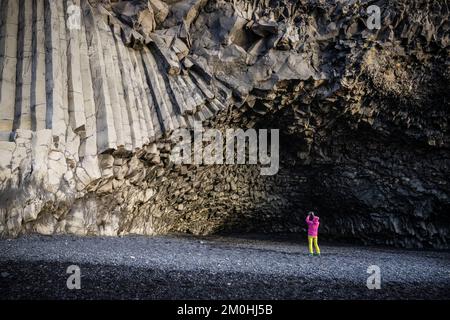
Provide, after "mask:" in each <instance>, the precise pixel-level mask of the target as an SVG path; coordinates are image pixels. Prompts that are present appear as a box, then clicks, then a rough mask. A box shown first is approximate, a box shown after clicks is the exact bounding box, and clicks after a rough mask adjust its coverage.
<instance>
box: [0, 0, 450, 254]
mask: <svg viewBox="0 0 450 320" xmlns="http://www.w3.org/2000/svg"><path fill="white" fill-rule="evenodd" d="M370 5H376V6H378V7H379V8H380V9H381V21H380V25H379V27H380V28H379V29H378V28H375V29H370V28H368V19H371V16H370V14H369V13H368V12H367V8H368V7H369V6H370ZM0 6H1V10H0V15H1V23H0V81H1V82H0V103H1V105H0V106H1V107H0V150H1V153H0V233H1V235H2V236H3V237H11V236H17V235H19V234H21V233H28V232H39V233H43V234H55V233H74V234H80V235H86V234H90V235H122V234H128V233H139V234H159V233H166V232H173V231H177V232H178V231H181V232H192V233H196V234H206V233H211V232H216V231H220V230H247V231H248V230H252V231H267V232H271V231H293V232H297V231H301V229H302V228H303V219H304V213H305V212H306V211H308V210H311V209H314V210H317V211H318V213H319V215H320V216H321V220H322V221H323V223H322V226H321V233H322V235H323V236H324V237H327V238H330V239H331V238H332V239H346V240H347V239H348V240H353V241H354V240H358V241H362V242H364V243H379V244H392V245H397V246H406V247H422V246H427V247H437V248H444V247H447V248H448V246H449V241H450V239H449V232H450V217H449V215H448V212H449V211H450V210H449V209H450V187H449V185H448V180H449V179H448V174H449V166H450V152H449V149H448V148H449V134H448V119H449V117H448V116H449V108H448V106H449V105H448V104H449V88H450V61H449V59H448V57H449V44H450V36H449V24H448V15H449V5H448V3H447V1H440V2H436V1H434V2H433V1H397V2H395V3H392V2H389V1H381V0H380V1H344V2H340V1H336V2H334V1H288V0H284V1H282V0H279V1H262V0H261V1H252V2H251V3H250V2H248V1H212V0H210V1H202V0H186V1H166V2H161V1H156V0H150V1H149V2H147V1H131V2H129V1H87V0H81V1H74V2H73V3H72V2H71V1H61V2H60V1H48V0H37V1H30V0H22V1H12V0H1V2H0ZM77 8H78V9H80V10H79V11H78V12H79V13H80V14H79V15H77V10H78V9H77ZM195 120H197V121H202V123H203V125H204V126H205V127H208V126H209V127H214V128H219V129H223V130H224V129H225V128H228V127H239V128H244V129H245V128H251V127H254V128H274V129H280V171H279V172H278V174H276V175H274V176H261V175H260V171H259V167H258V166H254V165H175V164H173V163H171V162H170V161H169V154H170V151H171V148H172V147H173V143H172V142H171V139H170V137H171V134H172V133H173V132H174V130H175V129H177V128H180V127H181V128H183V127H187V128H190V127H192V126H193V123H194V121H195Z"/></svg>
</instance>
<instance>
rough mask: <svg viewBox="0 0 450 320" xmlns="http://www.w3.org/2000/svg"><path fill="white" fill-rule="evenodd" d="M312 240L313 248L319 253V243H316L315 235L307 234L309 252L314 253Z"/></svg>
mask: <svg viewBox="0 0 450 320" xmlns="http://www.w3.org/2000/svg"><path fill="white" fill-rule="evenodd" d="M313 242H314V248H315V249H316V252H317V253H320V248H319V245H318V244H317V237H313V236H308V245H309V253H314V251H313Z"/></svg>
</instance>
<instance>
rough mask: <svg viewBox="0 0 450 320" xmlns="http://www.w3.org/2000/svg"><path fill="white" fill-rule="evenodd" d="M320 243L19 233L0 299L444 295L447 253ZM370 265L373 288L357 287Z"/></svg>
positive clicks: (8, 254)
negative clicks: (73, 279)
mask: <svg viewBox="0 0 450 320" xmlns="http://www.w3.org/2000/svg"><path fill="white" fill-rule="evenodd" d="M321 250H322V256H321V257H309V256H308V255H307V247H306V241H300V240H299V239H298V238H297V239H273V238H271V237H270V236H260V237H250V238H248V237H244V236H241V237H240V236H227V237H225V236H211V237H201V238H199V237H193V236H178V235H173V236H156V237H144V236H127V237H123V238H108V237H100V238H99V237H96V238H94V237H75V236H51V237H48V236H35V235H33V236H24V237H20V238H18V239H9V240H1V241H0V299H450V252H448V251H417V250H399V249H391V248H378V247H362V246H355V247H352V246H349V245H343V246H339V245H325V244H322V245H321ZM70 265H77V266H79V267H80V271H81V289H79V290H76V289H73V290H69V289H68V288H67V285H66V282H67V279H68V278H69V277H70V276H71V274H68V273H67V272H66V271H67V268H68V267H69V266H70ZM371 265H377V266H379V267H380V272H381V288H380V289H379V290H369V289H368V288H367V285H366V284H367V278H368V277H369V276H370V274H369V273H367V269H368V267H369V266H371Z"/></svg>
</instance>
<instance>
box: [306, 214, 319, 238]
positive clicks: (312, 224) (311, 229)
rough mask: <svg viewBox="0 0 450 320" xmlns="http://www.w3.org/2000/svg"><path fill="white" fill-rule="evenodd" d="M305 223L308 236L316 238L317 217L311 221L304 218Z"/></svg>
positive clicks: (317, 229) (317, 228)
mask: <svg viewBox="0 0 450 320" xmlns="http://www.w3.org/2000/svg"><path fill="white" fill-rule="evenodd" d="M306 223H307V224H308V236H313V237H317V234H318V231H319V224H320V222H319V217H316V216H315V217H314V218H313V220H312V221H311V220H310V219H309V216H307V217H306Z"/></svg>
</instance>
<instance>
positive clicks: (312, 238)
mask: <svg viewBox="0 0 450 320" xmlns="http://www.w3.org/2000/svg"><path fill="white" fill-rule="evenodd" d="M311 217H312V220H311ZM306 223H307V224H308V246H309V255H310V256H313V255H314V251H313V243H314V248H315V249H316V254H317V255H318V256H320V248H319V245H318V244H317V235H318V232H319V224H320V222H319V217H316V216H315V215H314V212H312V211H310V212H309V213H308V216H307V217H306Z"/></svg>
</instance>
